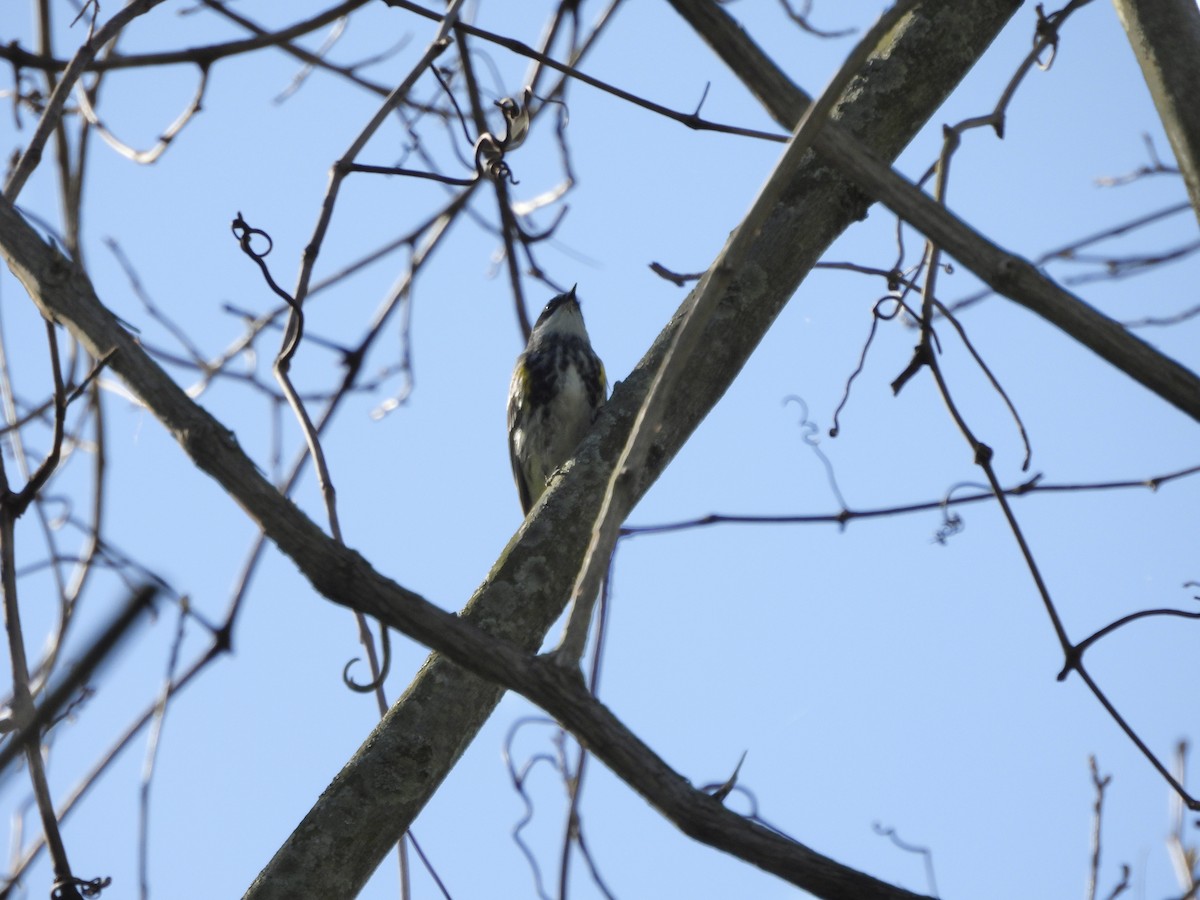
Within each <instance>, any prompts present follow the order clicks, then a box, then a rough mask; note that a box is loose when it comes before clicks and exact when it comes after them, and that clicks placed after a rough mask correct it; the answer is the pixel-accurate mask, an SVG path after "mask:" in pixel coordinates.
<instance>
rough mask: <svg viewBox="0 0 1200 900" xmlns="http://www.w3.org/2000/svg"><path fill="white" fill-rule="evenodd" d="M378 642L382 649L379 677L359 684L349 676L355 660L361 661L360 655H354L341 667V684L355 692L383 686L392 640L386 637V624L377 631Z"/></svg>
mask: <svg viewBox="0 0 1200 900" xmlns="http://www.w3.org/2000/svg"><path fill="white" fill-rule="evenodd" d="M379 642H380V644H381V645H382V650H383V662H382V664H381V665H380V666H379V677H378V678H376V679H375V680H374V681H368V682H367V683H366V684H359V683H358V682H357V681H355V680H354V679H352V678H351V677H350V669H351V667H353V665H354V664H355V663H356V662H360V661H361V659H362V658H361V657H358V656H356V657H354V659H352V660H350V662H348V663H346V665H345V666H344V667H343V668H342V684H344V685H346V687H348V688H350V690H352V691H354V692H355V693H356V694H370V693H371V692H373V691H377V690H379V688H381V687H382V686H383V682H384V681H385V680H386V679H387V676H388V670H390V669H391V667H392V641H391V638H390V637H388V630H387V626H386V625H385V626H383V628H381V629H380V632H379Z"/></svg>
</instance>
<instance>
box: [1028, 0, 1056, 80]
mask: <svg viewBox="0 0 1200 900" xmlns="http://www.w3.org/2000/svg"><path fill="white" fill-rule="evenodd" d="M1036 9H1037V18H1038V20H1037V26H1036V27H1035V28H1034V29H1033V46H1034V47H1036V46H1037V45H1038V43H1039V42H1041V41H1045V46H1046V47H1048V48H1049V49H1050V55H1049V56H1048V57H1047V58H1046V59H1045V60H1043V59H1042V58H1041V54H1040V53H1039V54H1038V60H1037V67H1038V68H1039V69H1041V70H1042V71H1043V72H1046V71H1049V69H1050V67H1051V66H1052V65H1054V57H1056V56H1057V55H1058V15H1057V14H1052V15H1049V16H1047V15H1046V10H1045V7H1043V6H1042V4H1040V3H1039V4H1038V5H1037V7H1036Z"/></svg>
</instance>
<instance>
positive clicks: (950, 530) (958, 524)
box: [933, 481, 991, 547]
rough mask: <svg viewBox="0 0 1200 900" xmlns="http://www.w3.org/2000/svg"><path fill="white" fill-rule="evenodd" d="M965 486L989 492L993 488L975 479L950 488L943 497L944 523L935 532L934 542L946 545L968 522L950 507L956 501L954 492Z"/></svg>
mask: <svg viewBox="0 0 1200 900" xmlns="http://www.w3.org/2000/svg"><path fill="white" fill-rule="evenodd" d="M963 488H973V489H975V490H977V491H983V492H984V493H988V492H989V491H990V490H991V489H990V488H989V487H988V486H987V485H986V484H979V483H978V482H975V481H960V482H959V483H958V484H956V485H954V486H953V487H952V488H950V490H948V491H946V496H945V497H943V498H942V524H941V525H940V526H939V527H938V529H937V531H935V532H934V533H933V542H934V543H935V544H941V545H942V546H943V547H944V546H946V542H947V541H948V540H950V538H952V537H954V536H955V535H956V534H958V533H960V532H961V531H962V530H963V529H964V528H966V527H967V526H966V524H965V523H964V522H963V518H962V516H960V515H959V514H958V513H957V512H956V511H955V510H953V509H951V508H950V504H951V503H953V502H954V494H955V493H956V492H957V491H959V490H962V489H963Z"/></svg>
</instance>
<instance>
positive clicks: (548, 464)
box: [508, 285, 608, 515]
mask: <svg viewBox="0 0 1200 900" xmlns="http://www.w3.org/2000/svg"><path fill="white" fill-rule="evenodd" d="M576 287H578V285H575V286H573V287H572V288H571V289H570V290H569V291H567V292H566V293H563V294H559V295H557V296H556V297H554V298H553V299H552V300H551V301H550V302H549V303H547V304H546V308H545V309H543V310H542V312H541V315H539V316H538V318H537V322H536V323H535V324H534V326H533V331H531V332H530V334H529V341H528V343H527V344H526V345H525V350H524V351H523V352H522V353H521V355H520V356H518V357H517V363H516V365H515V366H514V367H513V374H512V382H511V383H510V384H509V388H508V452H509V456H510V457H511V459H512V469H513V479H514V480H515V481H516V483H517V493H518V494H519V496H520V499H521V510H522V511H523V512H524V513H525V515H528V514H529V510H531V509H532V508H533V505H534V504H535V503H537V501H538V499H539V498H540V497H541V496H542V494H543V493H544V492H545V490H546V481H547V479H548V478H550V476H551V475H553V474H554V472H555V471H556V470H558V468H559V467H561V466H562V465H563V463H565V462H566V461H567V460H569V459H570V458H571V457H572V456H573V455H574V453H575V450H576V448H577V447H578V446H579V442H580V441H581V440H583V436H584V435H585V434H587V431H588V429H589V428H591V425H592V422H593V421H594V420H595V418H596V414H597V413H598V412H599V411H600V408H601V407H602V406H603V405H604V402H605V399H606V397H607V395H608V381H607V379H606V378H605V375H604V364H603V363H601V362H600V357H598V356H597V355H596V351H595V350H593V349H592V343H591V341H590V340H589V339H588V333H587V328H585V327H584V324H583V313H582V311H581V310H580V308H579V299H578V298H577V297H576V296H575V288H576Z"/></svg>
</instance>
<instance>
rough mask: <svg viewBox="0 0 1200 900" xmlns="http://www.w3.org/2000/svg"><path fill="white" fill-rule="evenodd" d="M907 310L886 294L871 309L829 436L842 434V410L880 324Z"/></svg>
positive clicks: (889, 288)
mask: <svg viewBox="0 0 1200 900" xmlns="http://www.w3.org/2000/svg"><path fill="white" fill-rule="evenodd" d="M890 279H891V276H890V275H889V280H888V290H892V287H891V280H890ZM888 303H891V304H893V306H892V308H891V309H890V310H885V309H884V305H885V304H888ZM903 309H907V307H906V306H905V305H904V301H903V300H902V299H901V298H900V297H898V296H896V295H895V294H885V295H884V296H882V297H880V298H879V299H878V300H876V301H875V305H874V306H873V307H872V308H871V330H870V331H869V332H867V339H866V341H865V342H864V343H863V348H862V352H861V353H860V354H859V356H858V365H857V366H855V367H854V371H853V372H851V373H850V376H849V377H848V378H847V379H846V387H845V390H843V391H842V399H841V400H840V401H839V402H838V405H837V409H835V410H834V411H833V426H832V427H831V428H830V429H829V436H830V437H831V438H835V437H837V436H838V434H839V433H841V430H842V429H841V424H840V423H839V421H838V420H839V419H840V418H841V415H842V410H843V409H845V408H846V404H847V403H849V402H850V387H851V386H852V385H853V384H854V379H856V378H857V377H858V376H859V375H861V374H862V370H863V367H864V366H866V364H867V353H868V352H869V351H870V349H871V344H872V343H873V342H874V340H875V332H876V330H877V329H878V328H879V323H880V322H890V321H891V320H892V319H894V318H896V316H898V315H900V311H901V310H903Z"/></svg>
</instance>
